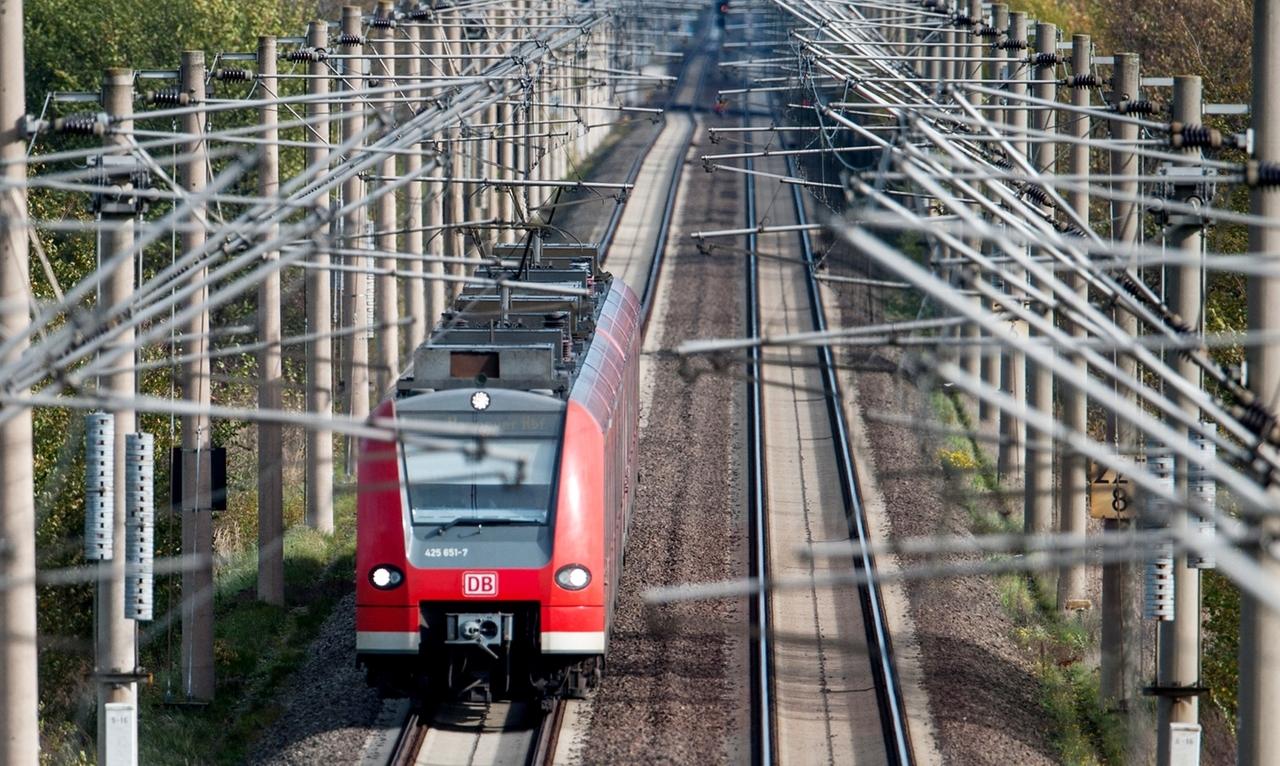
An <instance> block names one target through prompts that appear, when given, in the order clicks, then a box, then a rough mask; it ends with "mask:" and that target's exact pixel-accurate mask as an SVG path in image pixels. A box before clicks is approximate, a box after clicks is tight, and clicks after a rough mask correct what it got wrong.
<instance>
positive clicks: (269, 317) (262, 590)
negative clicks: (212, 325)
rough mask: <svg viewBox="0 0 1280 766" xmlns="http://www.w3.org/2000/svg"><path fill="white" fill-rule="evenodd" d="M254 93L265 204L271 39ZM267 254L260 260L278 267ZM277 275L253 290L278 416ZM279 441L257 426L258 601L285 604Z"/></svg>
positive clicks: (272, 120)
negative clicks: (258, 97)
mask: <svg viewBox="0 0 1280 766" xmlns="http://www.w3.org/2000/svg"><path fill="white" fill-rule="evenodd" d="M258 87H259V88H261V89H262V97H263V103H262V106H260V107H258V122H259V123H261V125H262V138H263V141H264V143H263V144H262V148H261V149H260V150H259V152H258V196H260V197H262V198H264V199H269V198H271V197H274V196H276V194H278V193H279V192H280V147H279V146H278V145H277V144H276V141H278V140H279V138H280V130H279V129H278V128H277V127H276V126H277V125H278V124H279V121H280V114H279V107H278V106H277V105H276V104H274V103H272V101H271V99H273V98H276V97H277V96H279V95H280V93H279V89H278V82H277V78H276V39H275V38H274V37H259V38H258ZM278 231H279V227H277V226H274V225H272V226H269V227H268V228H267V230H266V231H264V232H263V233H262V238H263V239H264V240H265V241H271V240H273V239H275V238H276V235H277V232H278ZM279 259H280V253H279V252H277V251H271V252H269V253H266V254H265V255H264V260H267V261H279ZM280 331H281V330H280V272H279V271H275V270H273V271H271V272H269V273H268V274H267V275H266V277H265V278H263V280H262V282H261V283H260V284H259V285H258V340H259V342H261V343H262V344H263V348H262V350H261V351H260V352H258V407H259V408H260V409H264V410H279V409H281V408H282V407H283V406H284V402H283V387H284V367H283V360H282V357H281V351H280ZM283 470H284V435H283V433H282V429H281V426H280V424H279V423H271V422H261V423H259V424H258V599H259V600H260V601H264V602H266V603H268V604H277V605H283V604H284V480H283V478H282V476H281V471H283Z"/></svg>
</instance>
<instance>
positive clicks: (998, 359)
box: [978, 3, 1009, 433]
mask: <svg viewBox="0 0 1280 766" xmlns="http://www.w3.org/2000/svg"><path fill="white" fill-rule="evenodd" d="M991 26H992V27H993V28H994V29H998V30H1002V31H1001V34H1000V35H999V36H998V37H997V38H996V39H997V40H1003V39H1005V38H1006V37H1007V34H1005V33H1004V32H1003V30H1006V29H1007V28H1008V26H1009V6H1007V5H1002V4H999V3H997V4H994V5H992V6H991ZM979 55H991V56H992V57H993V58H995V59H996V61H993V62H990V63H989V65H988V69H989V70H990V74H989V75H988V76H989V78H990V79H992V80H998V79H1002V78H1003V77H1004V76H1005V72H1004V67H1005V63H1004V61H1003V59H1004V58H1006V57H1005V55H1004V49H1002V48H993V49H992V50H991V52H990V53H985V54H979ZM982 72H983V68H982V67H981V66H979V68H978V76H981V75H982ZM986 116H987V119H989V120H991V121H992V122H993V123H995V124H996V126H997V130H999V129H1000V128H999V126H1000V124H1001V123H1003V122H1004V116H1005V111H1004V108H1003V106H1002V103H1001V99H1000V98H996V97H993V98H990V99H988V100H987V109H986ZM985 247H986V249H987V251H988V252H990V253H991V254H993V255H994V253H995V247H994V244H993V243H986V245H985ZM987 309H988V311H991V310H993V309H994V306H992V305H991V304H990V301H988V302H987ZM981 354H982V357H981V358H982V361H981V375H982V381H983V382H984V383H985V384H986V385H988V386H991V387H994V388H997V389H1002V388H1003V386H1004V367H1005V364H1004V360H1005V355H1006V352H1005V351H1004V350H1002V349H999V350H998V349H996V348H987V347H983V348H982V349H981ZM1005 420H1008V418H1007V417H1005V416H1003V415H1002V414H1001V411H1000V409H999V408H997V407H993V406H992V405H991V403H990V402H988V401H986V400H985V399H984V400H981V401H979V402H978V422H979V423H980V424H981V427H982V430H983V431H984V432H987V433H1000V431H1001V428H1002V426H1003V422H1004V421H1005Z"/></svg>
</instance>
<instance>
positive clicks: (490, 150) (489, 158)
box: [479, 8, 504, 242]
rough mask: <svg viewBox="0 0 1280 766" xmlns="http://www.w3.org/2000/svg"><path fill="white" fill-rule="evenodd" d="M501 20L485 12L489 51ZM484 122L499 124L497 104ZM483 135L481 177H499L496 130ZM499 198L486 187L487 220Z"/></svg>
mask: <svg viewBox="0 0 1280 766" xmlns="http://www.w3.org/2000/svg"><path fill="white" fill-rule="evenodd" d="M501 18H502V14H501V13H500V12H499V11H498V10H497V9H496V8H492V9H489V10H486V11H485V19H486V21H487V23H488V24H489V25H490V26H489V47H488V49H489V50H495V49H497V48H498V47H499V46H498V45H497V44H495V43H494V41H495V40H497V39H498V38H499V37H501V36H502V32H503V31H504V30H501V29H498V28H497V27H496V26H494V25H495V24H496V23H497V22H498V20H499V19H501ZM488 67H489V64H488V63H487V62H486V63H481V64H480V67H479V68H480V70H482V71H483V70H485V69H487V68H488ZM484 122H486V123H487V124H489V125H495V124H497V122H498V105H497V104H491V105H489V107H488V108H486V109H485V110H484ZM482 135H483V136H484V137H485V138H484V140H483V141H481V142H480V149H481V150H482V153H481V155H480V156H481V157H482V158H483V162H481V163H480V170H481V175H483V176H485V177H489V178H496V177H497V176H498V142H497V141H496V140H494V138H493V136H494V129H493V128H484V129H483V130H482ZM498 197H499V194H498V189H497V187H496V186H492V185H490V186H487V187H485V190H484V212H485V217H486V218H491V217H496V216H497V214H498V204H499V203H498ZM496 234H497V232H496V230H494V229H485V230H484V240H485V241H486V242H493V241H494V240H495V239H496V236H495V235H496Z"/></svg>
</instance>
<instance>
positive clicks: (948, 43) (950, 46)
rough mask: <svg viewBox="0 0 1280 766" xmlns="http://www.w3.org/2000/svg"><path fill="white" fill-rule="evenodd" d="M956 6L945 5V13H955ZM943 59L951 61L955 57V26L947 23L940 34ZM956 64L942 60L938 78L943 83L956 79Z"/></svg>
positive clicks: (951, 4)
mask: <svg viewBox="0 0 1280 766" xmlns="http://www.w3.org/2000/svg"><path fill="white" fill-rule="evenodd" d="M955 10H956V6H955V4H954V3H947V13H949V14H951V13H955ZM941 54H942V58H943V59H953V58H955V55H956V30H955V25H954V24H953V23H952V22H950V21H948V22H947V26H946V27H945V29H944V30H943V32H942V50H941ZM955 64H956V62H954V61H950V60H944V61H942V62H941V63H940V64H939V65H938V77H939V79H941V80H942V81H943V82H944V83H949V82H951V81H952V80H954V79H956V66H955Z"/></svg>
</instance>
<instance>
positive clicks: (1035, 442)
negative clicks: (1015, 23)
mask: <svg viewBox="0 0 1280 766" xmlns="http://www.w3.org/2000/svg"><path fill="white" fill-rule="evenodd" d="M1057 51H1058V28H1057V27H1056V26H1054V25H1053V24H1045V23H1040V24H1037V25H1036V53H1038V54H1045V53H1047V54H1050V55H1056V54H1057ZM1055 70H1056V67H1055V66H1054V65H1053V64H1047V65H1041V66H1037V67H1036V68H1035V79H1036V80H1037V81H1038V82H1037V84H1036V86H1035V95H1036V98H1040V99H1044V100H1046V101H1052V100H1054V99H1055V98H1056V96H1057V88H1058V86H1057V84H1056V83H1055V82H1054V72H1055ZM1046 81H1047V82H1046ZM1056 123H1057V112H1056V110H1053V109H1040V110H1037V111H1036V112H1035V114H1034V127H1035V128H1036V130H1039V131H1043V132H1044V133H1052V132H1054V131H1055V130H1056ZM1033 148H1034V150H1033V152H1032V164H1033V165H1034V166H1035V169H1036V170H1037V171H1039V172H1040V173H1042V174H1044V175H1050V174H1052V173H1053V172H1054V167H1055V165H1056V162H1057V160H1056V158H1055V156H1054V155H1055V151H1056V145H1055V144H1054V143H1053V142H1052V141H1041V142H1039V143H1036V144H1033ZM1038 310H1039V311H1040V313H1041V314H1042V315H1044V316H1045V318H1046V319H1049V320H1050V321H1051V320H1052V314H1053V307H1052V306H1041V307H1039V309H1038ZM1027 404H1028V405H1029V406H1030V407H1031V408H1033V409H1035V410H1038V411H1040V412H1047V413H1050V414H1052V412H1053V375H1052V373H1050V372H1049V370H1048V368H1046V367H1045V366H1043V365H1039V364H1033V363H1032V362H1029V361H1028V362H1027ZM1050 439H1051V436H1050V434H1049V433H1047V432H1045V431H1038V430H1036V429H1032V428H1028V429H1027V441H1026V444H1025V445H1024V449H1025V454H1026V481H1025V482H1024V484H1023V503H1024V508H1025V514H1026V515H1025V528H1026V531H1027V533H1028V534H1037V535H1042V534H1047V533H1049V532H1050V531H1051V528H1052V526H1053V449H1052V447H1049V441H1050Z"/></svg>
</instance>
